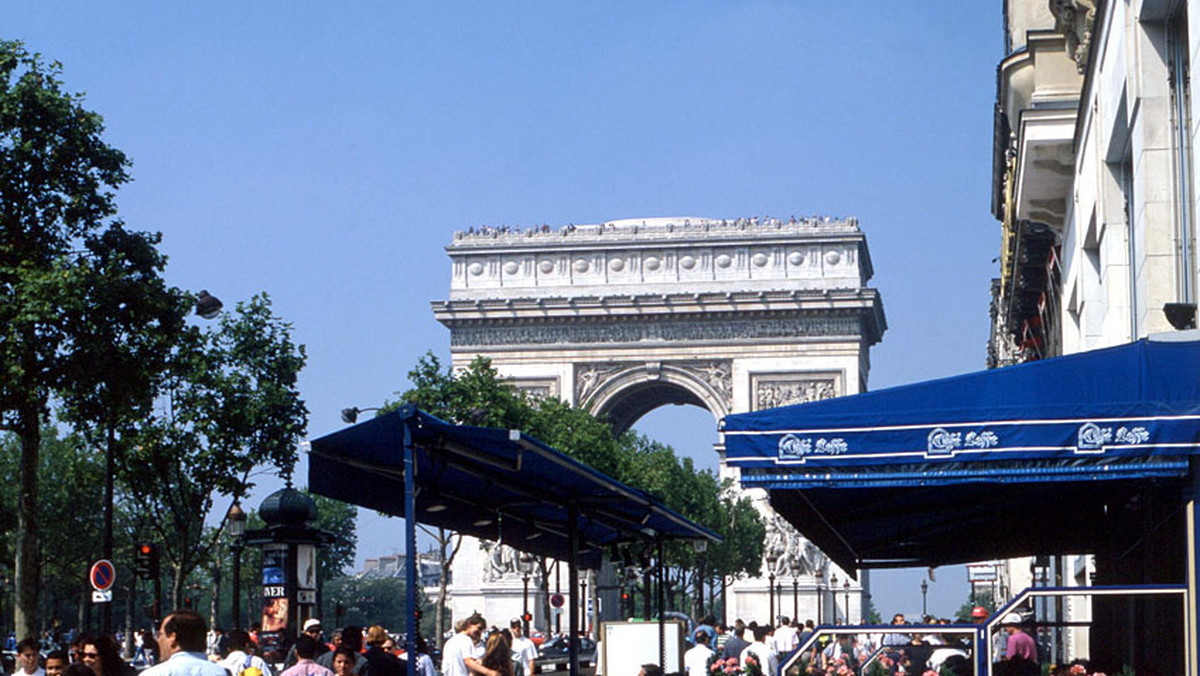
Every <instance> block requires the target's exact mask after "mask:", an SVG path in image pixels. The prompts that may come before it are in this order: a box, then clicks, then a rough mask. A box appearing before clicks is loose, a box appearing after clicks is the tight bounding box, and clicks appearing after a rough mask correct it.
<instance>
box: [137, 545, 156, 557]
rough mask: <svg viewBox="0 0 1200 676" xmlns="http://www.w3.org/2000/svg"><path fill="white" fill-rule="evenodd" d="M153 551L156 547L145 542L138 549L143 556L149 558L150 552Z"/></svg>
mask: <svg viewBox="0 0 1200 676" xmlns="http://www.w3.org/2000/svg"><path fill="white" fill-rule="evenodd" d="M153 550H154V547H153V546H151V545H150V544H149V543H146V542H143V543H142V544H141V546H139V547H138V552H139V553H141V555H142V556H149V555H150V552H151V551H153Z"/></svg>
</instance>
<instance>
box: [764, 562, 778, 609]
mask: <svg viewBox="0 0 1200 676" xmlns="http://www.w3.org/2000/svg"><path fill="white" fill-rule="evenodd" d="M778 561H779V556H778V555H776V554H775V552H773V551H772V552H768V553H767V604H768V608H769V609H770V613H769V614H768V615H767V617H769V618H771V620H770V621H771V622H774V621H775V564H776V563H777V562H778Z"/></svg>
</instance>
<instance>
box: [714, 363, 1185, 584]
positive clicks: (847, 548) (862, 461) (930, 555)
mask: <svg viewBox="0 0 1200 676" xmlns="http://www.w3.org/2000/svg"><path fill="white" fill-rule="evenodd" d="M723 431H724V440H725V454H726V460H727V462H728V463H729V464H730V465H733V466H736V467H738V468H739V469H740V470H741V482H742V485H743V486H745V487H755V488H764V489H766V490H767V491H768V492H769V494H770V496H771V504H772V506H773V507H774V508H775V509H776V510H777V511H779V512H780V513H781V514H782V515H783V516H784V517H785V518H787V519H789V520H790V521H791V522H792V523H794V524H796V525H797V526H798V527H799V528H800V529H801V531H802V532H803V533H804V534H805V535H806V536H807V537H809V539H811V540H813V542H814V543H816V544H817V545H818V546H820V547H821V548H822V549H823V550H824V551H825V552H826V553H827V554H829V555H830V556H831V557H833V558H834V559H835V560H836V561H838V562H839V564H841V565H842V566H843V567H845V568H847V569H853V568H858V567H886V566H912V565H922V566H928V565H941V564H946V563H956V562H965V561H978V560H983V559H987V558H1005V557H1011V556H1018V555H1028V554H1035V553H1039V552H1044V551H1047V550H1053V551H1073V552H1087V551H1093V550H1094V548H1095V545H1096V543H1098V542H1100V541H1103V539H1104V537H1105V534H1110V535H1112V536H1114V537H1119V536H1120V534H1121V532H1122V529H1128V527H1129V524H1128V523H1127V522H1125V521H1124V520H1123V518H1122V517H1123V514H1124V511H1123V510H1120V509H1116V507H1118V506H1120V505H1123V504H1125V503H1127V502H1128V501H1129V500H1134V499H1137V498H1135V496H1144V494H1145V492H1146V489H1147V488H1153V489H1154V490H1155V491H1157V492H1159V493H1160V494H1162V495H1168V496H1169V497H1170V499H1172V500H1175V501H1176V502H1178V501H1179V497H1180V495H1181V493H1180V491H1181V490H1183V489H1185V488H1189V487H1190V486H1191V480H1190V478H1189V476H1190V475H1189V457H1188V456H1192V455H1195V454H1197V453H1198V452H1200V341H1196V340H1183V341H1164V340H1141V341H1138V342H1136V343H1132V344H1129V345H1122V346H1119V347H1113V348H1107V349H1102V350H1096V351H1093V352H1085V353H1079V354H1074V355H1070V356H1065V357H1057V358H1053V359H1047V360H1044V361H1038V362H1032V363H1028V364H1022V365H1018V366H1011V367H1007V368H1003V369H996V370H991V371H983V372H978V373H971V374H967V375H962V376H957V377H953V378H946V379H942V380H934V381H929V382H923V383H918V384H914V385H908V386H903V387H895V388H890V389H885V390H879V391H877V392H869V393H865V394H859V395H855V396H850V397H842V398H838V399H829V400H825V401H819V402H812V403H806V404H797V405H794V406H786V407H781V408H776V409H770V410H763V411H755V412H751V413H743V414H738V415H731V416H728V417H727V418H726V419H725V421H724V427H723ZM1098 481H1099V482H1103V483H1101V484H1098V483H1095V482H1098ZM1162 491H1166V493H1165V494H1163V493H1162ZM1125 532H1128V531H1127V530H1126V531H1125Z"/></svg>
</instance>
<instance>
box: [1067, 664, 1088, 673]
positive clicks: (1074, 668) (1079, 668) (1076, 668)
mask: <svg viewBox="0 0 1200 676" xmlns="http://www.w3.org/2000/svg"><path fill="white" fill-rule="evenodd" d="M1070 674H1071V676H1085V675H1086V674H1087V669H1084V668H1083V665H1082V664H1072V665H1071V671H1070Z"/></svg>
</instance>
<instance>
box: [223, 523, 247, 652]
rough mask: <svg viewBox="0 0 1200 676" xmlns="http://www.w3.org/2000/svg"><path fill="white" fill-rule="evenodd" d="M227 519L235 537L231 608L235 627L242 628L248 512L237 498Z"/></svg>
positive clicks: (230, 530)
mask: <svg viewBox="0 0 1200 676" xmlns="http://www.w3.org/2000/svg"><path fill="white" fill-rule="evenodd" d="M225 520H226V522H227V525H228V527H229V536H230V537H231V538H233V543H232V544H231V545H230V546H229V549H230V551H231V552H232V553H233V605H232V607H231V608H230V611H231V614H232V615H233V622H231V624H232V625H233V628H234V629H241V628H242V548H244V547H245V546H246V539H245V535H246V512H244V511H242V506H241V504H240V503H238V501H237V500H234V501H233V504H232V505H230V507H229V513H228V514H226V515H225Z"/></svg>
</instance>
